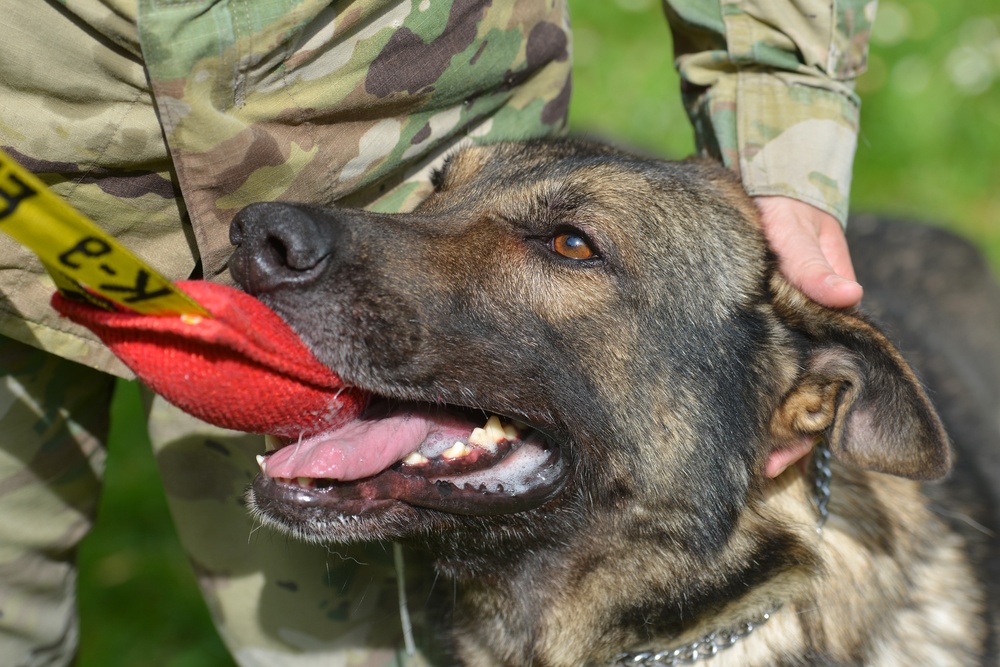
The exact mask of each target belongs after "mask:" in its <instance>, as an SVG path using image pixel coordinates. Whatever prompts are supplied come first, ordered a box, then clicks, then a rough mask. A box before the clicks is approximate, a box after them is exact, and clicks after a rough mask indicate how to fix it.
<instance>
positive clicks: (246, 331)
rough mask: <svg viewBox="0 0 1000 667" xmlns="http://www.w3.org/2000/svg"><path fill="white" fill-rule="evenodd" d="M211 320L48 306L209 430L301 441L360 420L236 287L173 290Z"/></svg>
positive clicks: (356, 409) (272, 318)
mask: <svg viewBox="0 0 1000 667" xmlns="http://www.w3.org/2000/svg"><path fill="white" fill-rule="evenodd" d="M177 287H179V288H180V289H181V290H182V291H184V292H186V293H187V294H188V295H189V296H191V297H192V298H193V299H194V300H195V301H197V302H198V303H200V304H201V305H202V307H204V308H205V310H207V311H208V312H210V313H211V314H212V317H211V318H208V317H200V316H196V315H182V316H176V315H175V316H168V317H157V316H150V315H138V314H135V313H126V312H109V311H105V310H101V309H99V308H96V307H94V306H90V305H87V304H84V303H79V302H77V301H73V300H71V299H68V298H66V297H64V296H63V295H61V294H59V293H57V294H56V295H55V296H53V298H52V306H53V307H54V308H55V309H56V310H57V311H59V312H60V313H61V314H62V315H64V316H66V317H68V318H69V319H71V320H73V321H74V322H76V323H78V324H81V325H83V326H85V327H87V328H88V329H90V330H91V331H93V332H94V333H95V334H97V336H98V337H99V338H100V339H101V340H102V341H104V343H105V344H106V345H107V346H108V347H109V348H111V351H112V352H114V353H115V354H116V355H117V356H118V357H119V358H120V359H121V360H122V361H123V362H124V363H125V364H126V365H127V366H128V367H129V368H131V369H132V371H133V372H135V374H136V376H138V378H139V379H140V380H142V381H143V382H144V383H146V384H147V385H148V386H149V387H150V388H151V389H152V390H153V391H155V392H156V393H158V394H160V395H161V396H163V397H164V398H166V399H167V400H168V401H170V402H171V403H173V404H174V405H176V406H177V407H179V408H181V409H182V410H184V411H185V412H187V413H189V414H192V415H194V416H195V417H198V418H199V419H202V420H204V421H206V422H208V423H210V424H215V425H216V426H221V427H224V428H230V429H235V430H239V431H246V432H250V433H267V434H271V435H277V436H281V437H283V438H293V439H295V438H299V437H302V436H308V435H312V434H315V433H319V432H322V431H328V430H331V429H334V428H336V427H338V426H340V425H342V424H344V423H346V422H348V421H350V420H351V419H353V418H355V417H356V416H357V415H358V413H360V412H361V409H362V408H363V407H364V405H365V400H366V399H365V394H364V392H362V391H360V390H357V389H351V388H345V387H344V384H343V382H341V380H340V378H339V377H337V375H336V374H335V373H333V371H331V370H330V369H329V368H327V367H326V366H324V365H323V364H321V363H320V362H319V361H317V360H316V358H315V357H314V356H313V355H312V353H311V352H310V351H309V349H308V348H307V347H306V346H305V344H304V343H303V342H302V341H301V340H300V339H299V337H298V336H297V335H296V334H295V332H294V331H292V329H291V328H290V327H289V326H288V325H287V324H286V323H285V322H284V320H282V319H281V318H280V317H278V316H277V315H276V314H275V313H274V312H273V311H271V310H270V309H269V308H267V306H265V305H264V304H263V303H261V302H260V301H258V300H257V299H255V298H253V297H252V296H250V295H248V294H245V293H243V292H241V291H239V290H237V289H233V288H231V287H226V286H224V285H219V284H216V283H209V282H204V281H183V282H179V283H177Z"/></svg>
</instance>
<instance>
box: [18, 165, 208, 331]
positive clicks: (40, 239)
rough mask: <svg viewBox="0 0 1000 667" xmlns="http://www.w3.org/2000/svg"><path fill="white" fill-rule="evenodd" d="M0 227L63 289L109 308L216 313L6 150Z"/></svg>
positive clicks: (148, 312)
mask: <svg viewBox="0 0 1000 667" xmlns="http://www.w3.org/2000/svg"><path fill="white" fill-rule="evenodd" d="M0 231H2V232H4V233H6V234H8V235H9V236H11V237H12V238H14V239H15V240H16V241H18V242H19V243H21V244H22V245H24V246H27V247H28V248H29V249H30V250H31V251H32V252H34V253H35V254H36V255H38V257H39V259H41V261H42V264H43V265H44V266H45V269H46V271H48V272H49V275H51V276H52V280H53V281H54V282H55V283H56V287H58V288H59V291H60V292H63V293H64V294H68V295H72V296H74V297H77V298H80V297H82V298H84V299H86V300H87V301H89V302H90V303H91V304H93V305H95V306H99V307H102V308H105V309H107V310H114V309H115V306H121V307H124V308H127V309H130V310H134V311H136V312H138V313H142V314H145V315H186V314H190V315H201V316H204V317H211V316H210V315H209V313H208V312H207V311H206V310H205V309H204V308H202V307H201V306H200V305H199V304H198V303H197V302H195V301H194V300H193V299H191V297H189V296H188V295H186V294H184V293H183V292H182V291H180V290H179V289H177V288H176V287H175V286H174V285H173V283H171V282H170V281H169V280H167V279H166V278H164V277H163V276H161V275H160V274H159V273H157V272H156V271H155V270H154V269H152V268H151V267H150V266H149V265H147V264H146V263H145V262H143V261H142V260H141V259H139V258H138V257H136V256H135V255H134V254H132V252H131V251H129V250H128V249H127V248H125V247H124V246H123V245H121V244H120V243H118V241H116V240H115V239H114V238H113V237H111V236H110V235H108V234H107V233H106V232H105V231H104V230H102V229H101V228H100V227H98V226H97V224H95V223H94V222H93V221H92V220H89V219H88V218H86V217H85V216H84V215H83V214H81V213H80V212H79V211H77V210H76V209H74V208H73V207H71V206H70V205H69V204H67V203H66V202H65V201H63V200H62V199H61V198H59V196H58V195H56V194H55V193H54V192H52V191H51V190H49V189H48V188H47V187H46V186H45V184H44V183H42V182H41V181H40V180H39V179H38V178H37V177H36V176H35V175H34V174H32V173H30V172H29V171H27V170H26V169H24V168H23V167H22V166H21V165H19V164H17V163H16V162H15V161H14V160H13V159H12V158H11V157H10V156H9V155H7V154H6V153H4V152H3V151H0ZM112 304H113V305H112Z"/></svg>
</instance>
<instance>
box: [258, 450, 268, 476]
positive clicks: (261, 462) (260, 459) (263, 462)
mask: <svg viewBox="0 0 1000 667" xmlns="http://www.w3.org/2000/svg"><path fill="white" fill-rule="evenodd" d="M257 465H258V466H260V471H261V472H262V473H267V458H266V457H265V456H263V455H262V454H258V455H257Z"/></svg>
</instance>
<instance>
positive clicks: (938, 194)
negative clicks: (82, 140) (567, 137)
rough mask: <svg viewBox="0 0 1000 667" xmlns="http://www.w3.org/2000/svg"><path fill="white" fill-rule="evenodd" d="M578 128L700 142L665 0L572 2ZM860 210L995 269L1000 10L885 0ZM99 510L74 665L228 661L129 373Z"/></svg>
mask: <svg viewBox="0 0 1000 667" xmlns="http://www.w3.org/2000/svg"><path fill="white" fill-rule="evenodd" d="M570 5H571V8H572V11H573V21H574V29H575V31H576V46H575V62H576V69H575V86H574V96H575V97H574V102H573V105H572V107H571V125H572V129H574V130H576V131H585V132H591V133H595V134H598V135H602V136H605V137H611V138H616V139H620V140H622V141H624V142H626V143H628V144H630V145H634V146H637V147H643V148H644V149H647V150H651V151H654V152H659V153H663V154H666V155H671V156H677V157H682V156H684V155H687V154H688V153H690V151H691V149H692V146H693V141H692V138H691V131H690V128H689V127H688V124H687V120H686V117H685V115H684V111H683V109H682V108H681V105H680V102H679V98H678V95H677V92H676V91H677V75H676V73H675V72H674V70H673V67H672V64H671V60H672V58H671V49H670V38H669V33H668V31H667V28H666V25H665V21H664V19H663V17H662V15H661V13H660V7H659V4H658V3H657V2H655V1H654V0H571V2H570ZM880 5H881V6H880V8H879V18H878V20H877V21H876V28H875V33H874V36H873V40H872V55H871V58H870V67H869V72H868V73H867V74H865V76H864V77H863V78H862V80H861V81H860V82H859V89H860V90H861V92H862V94H863V99H864V106H863V110H862V128H863V129H862V135H861V141H860V146H859V151H858V156H857V160H856V166H855V176H854V196H853V201H854V208H855V209H856V210H869V211H880V212H889V213H894V214H903V215H908V216H912V217H914V218H917V219H921V220H926V221H930V222H935V223H940V224H947V225H949V226H950V227H952V228H954V229H956V230H958V231H960V232H961V233H963V234H965V235H967V236H969V237H971V238H972V239H973V240H974V241H976V242H977V243H979V244H980V246H981V247H983V248H984V250H985V251H986V252H987V254H988V255H989V256H990V258H991V260H992V261H993V264H994V266H996V267H1000V188H998V184H1000V8H998V7H997V5H996V0H963V2H961V3H958V2H954V1H953V0H909V1H908V2H905V3H903V2H898V1H896V2H894V1H886V0H883V2H881V3H880ZM109 448H110V450H111V455H110V457H109V463H108V470H107V484H106V491H105V494H104V497H103V499H102V503H101V508H100V513H99V520H98V524H97V526H96V528H95V529H94V531H93V533H92V534H91V535H90V536H89V537H88V538H87V540H86V542H85V544H84V548H83V551H82V554H81V560H80V613H81V631H82V638H81V652H80V657H79V662H78V665H79V667H118V666H122V667H136V666H143V667H156V666H161V665H162V666H171V667H203V666H205V667H207V666H212V667H226V666H228V665H232V661H231V660H230V658H229V657H228V655H227V653H226V651H225V649H224V647H223V646H222V643H221V641H220V640H219V638H218V635H217V634H216V633H215V630H214V628H213V627H212V625H211V623H210V621H209V618H208V613H207V611H206V609H205V607H204V604H203V603H202V602H201V598H200V595H199V593H198V591H197V589H196V588H195V583H194V577H193V575H192V573H191V569H190V567H189V566H188V564H187V561H186V560H185V559H184V556H183V554H182V553H181V551H180V548H179V546H178V544H177V540H176V536H175V534H174V532H173V528H172V527H171V525H170V521H169V518H168V515H167V510H166V504H165V501H164V499H163V495H162V494H163V491H162V487H161V485H160V481H159V477H158V473H157V471H156V468H155V465H154V463H153V460H152V456H151V454H150V450H149V443H148V440H147V438H146V436H145V434H144V428H143V425H142V419H141V409H140V405H139V399H138V393H137V390H136V387H135V386H134V385H132V384H128V383H122V384H121V385H120V386H119V391H118V395H117V397H116V402H115V406H114V422H113V433H112V437H111V442H110V443H109Z"/></svg>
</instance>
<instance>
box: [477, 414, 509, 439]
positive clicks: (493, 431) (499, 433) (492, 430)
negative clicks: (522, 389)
mask: <svg viewBox="0 0 1000 667" xmlns="http://www.w3.org/2000/svg"><path fill="white" fill-rule="evenodd" d="M483 430H485V431H486V437H488V438H490V439H491V440H493V441H494V442H500V441H501V440H506V439H507V434H506V433H504V431H503V425H502V424H501V423H500V418H499V417H497V416H496V415H493V416H492V417H490V418H489V419H488V420H487V421H486V425H485V426H484V427H483Z"/></svg>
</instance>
